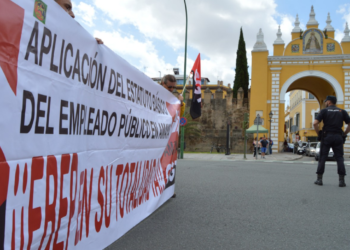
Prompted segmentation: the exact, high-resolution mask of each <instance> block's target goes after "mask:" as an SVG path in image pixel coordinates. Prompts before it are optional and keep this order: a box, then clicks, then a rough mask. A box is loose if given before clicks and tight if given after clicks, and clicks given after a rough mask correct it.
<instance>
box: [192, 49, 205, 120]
mask: <svg viewBox="0 0 350 250" xmlns="http://www.w3.org/2000/svg"><path fill="white" fill-rule="evenodd" d="M191 72H192V74H193V88H192V93H193V96H192V102H191V108H190V115H191V117H192V119H196V118H198V117H200V116H201V115H202V108H201V106H202V88H201V83H202V78H201V54H200V53H199V54H198V56H197V59H196V61H195V62H194V65H193V67H192V70H191Z"/></svg>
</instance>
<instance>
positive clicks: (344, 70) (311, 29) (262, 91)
mask: <svg viewBox="0 0 350 250" xmlns="http://www.w3.org/2000/svg"><path fill="white" fill-rule="evenodd" d="M326 23H327V26H326V27H320V28H319V24H318V22H317V21H316V19H315V12H314V9H313V7H312V8H311V12H310V19H309V21H308V23H307V25H306V27H307V29H306V30H305V31H302V30H301V29H300V27H299V24H300V22H299V20H298V16H297V18H296V21H295V27H294V29H293V30H292V32H291V41H290V42H289V43H287V44H285V42H284V41H283V40H282V38H281V37H282V33H281V30H280V29H279V28H278V32H277V39H276V40H275V42H274V44H273V55H272V56H269V52H268V50H267V47H266V44H265V42H264V35H263V32H262V30H261V29H260V31H259V33H258V35H257V42H256V43H255V45H254V48H253V51H252V77H251V79H252V80H251V92H250V94H251V96H250V124H253V122H254V119H255V117H256V115H257V114H259V115H260V116H261V117H262V119H264V120H266V121H268V120H269V116H268V115H269V113H270V111H272V112H273V117H272V122H271V138H272V140H274V142H278V143H275V144H274V146H273V151H274V152H278V151H281V150H282V148H283V141H284V134H285V129H284V125H285V123H284V121H285V112H284V110H285V107H284V105H285V94H286V93H287V92H290V91H293V90H304V91H307V92H309V93H311V94H312V95H313V96H315V98H316V100H317V102H318V104H319V107H321V108H323V107H324V105H323V102H324V100H325V98H326V96H327V95H335V96H336V97H337V99H338V102H337V106H338V107H340V108H343V109H345V110H346V111H348V112H349V111H350V36H349V28H348V25H347V24H346V28H345V31H344V34H345V35H344V38H343V39H342V41H341V42H340V43H339V42H338V41H336V40H334V28H333V27H332V26H331V19H330V15H329V14H328V17H327V19H326ZM321 29H323V30H321ZM320 104H322V105H320ZM289 115H290V118H292V116H291V114H289ZM293 119H294V116H293ZM308 123H309V122H308V120H307V119H305V128H306V127H307V125H309V124H308ZM266 128H269V126H266ZM304 132H307V133H308V130H307V131H306V130H305V131H304ZM304 132H303V133H304ZM310 133H311V132H310ZM306 135H307V134H306ZM302 136H305V134H303V135H302ZM344 152H345V153H346V154H350V140H349V139H348V140H347V142H346V144H345V150H344Z"/></svg>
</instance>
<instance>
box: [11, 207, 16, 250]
mask: <svg viewBox="0 0 350 250" xmlns="http://www.w3.org/2000/svg"><path fill="white" fill-rule="evenodd" d="M15 243H16V215H15V210H14V209H13V211H12V238H11V249H16V244H15Z"/></svg>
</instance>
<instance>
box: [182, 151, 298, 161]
mask: <svg viewBox="0 0 350 250" xmlns="http://www.w3.org/2000/svg"><path fill="white" fill-rule="evenodd" d="M243 157H244V155H243V154H230V155H225V153H221V154H210V153H186V152H184V159H186V160H203V161H244V159H243ZM246 157H247V160H250V161H253V160H255V158H254V157H253V154H247V155H246ZM302 157H303V156H302V155H298V154H293V153H273V154H272V155H266V156H265V159H261V158H260V155H258V159H257V161H295V160H298V159H300V158H302Z"/></svg>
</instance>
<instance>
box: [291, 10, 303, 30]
mask: <svg viewBox="0 0 350 250" xmlns="http://www.w3.org/2000/svg"><path fill="white" fill-rule="evenodd" d="M294 25H295V27H294V29H293V30H292V32H293V33H299V32H300V31H301V29H300V27H299V25H300V22H299V15H298V14H297V17H296V18H295V23H294Z"/></svg>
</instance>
